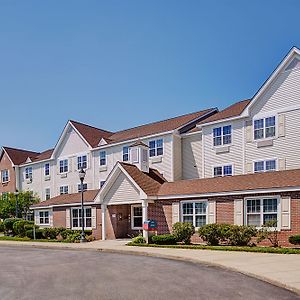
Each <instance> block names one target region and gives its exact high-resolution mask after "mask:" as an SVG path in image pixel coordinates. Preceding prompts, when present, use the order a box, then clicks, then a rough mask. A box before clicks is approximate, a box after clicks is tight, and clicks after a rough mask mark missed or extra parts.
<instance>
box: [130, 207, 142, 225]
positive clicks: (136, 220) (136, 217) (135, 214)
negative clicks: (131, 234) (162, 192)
mask: <svg viewBox="0 0 300 300" xmlns="http://www.w3.org/2000/svg"><path fill="white" fill-rule="evenodd" d="M131 217H132V219H131V227H132V229H142V228H143V209H142V206H141V205H132V206H131Z"/></svg>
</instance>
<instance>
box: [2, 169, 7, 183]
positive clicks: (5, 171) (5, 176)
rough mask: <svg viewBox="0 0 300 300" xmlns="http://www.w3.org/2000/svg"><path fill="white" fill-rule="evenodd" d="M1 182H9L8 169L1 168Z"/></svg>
mask: <svg viewBox="0 0 300 300" xmlns="http://www.w3.org/2000/svg"><path fill="white" fill-rule="evenodd" d="M1 182H2V183H6V182H9V172H8V170H2V171H1Z"/></svg>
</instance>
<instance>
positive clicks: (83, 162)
mask: <svg viewBox="0 0 300 300" xmlns="http://www.w3.org/2000/svg"><path fill="white" fill-rule="evenodd" d="M86 168H87V156H86V155H81V156H78V157H77V170H81V169H86Z"/></svg>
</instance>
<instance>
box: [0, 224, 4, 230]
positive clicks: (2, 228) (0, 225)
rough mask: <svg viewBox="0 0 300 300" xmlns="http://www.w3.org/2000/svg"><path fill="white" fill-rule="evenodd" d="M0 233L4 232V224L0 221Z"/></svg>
mask: <svg viewBox="0 0 300 300" xmlns="http://www.w3.org/2000/svg"><path fill="white" fill-rule="evenodd" d="M0 232H4V224H3V222H2V221H0Z"/></svg>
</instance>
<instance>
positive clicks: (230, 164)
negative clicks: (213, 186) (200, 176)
mask: <svg viewBox="0 0 300 300" xmlns="http://www.w3.org/2000/svg"><path fill="white" fill-rule="evenodd" d="M229 166H231V170H232V174H231V175H224V168H225V167H229ZM215 168H222V175H220V176H215ZM233 175H234V164H232V163H228V164H223V165H216V166H213V167H212V177H214V178H218V177H228V176H233Z"/></svg>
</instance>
